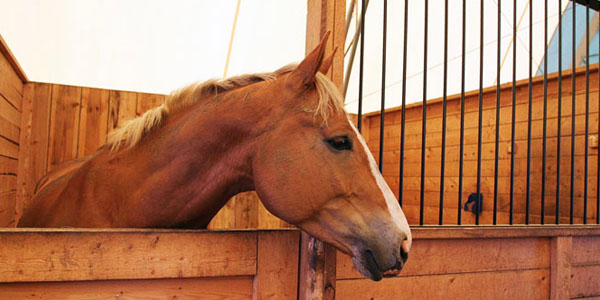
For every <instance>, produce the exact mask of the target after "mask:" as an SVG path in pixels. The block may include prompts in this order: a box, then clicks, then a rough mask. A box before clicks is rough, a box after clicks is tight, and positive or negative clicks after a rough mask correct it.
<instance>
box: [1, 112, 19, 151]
mask: <svg viewBox="0 0 600 300" xmlns="http://www.w3.org/2000/svg"><path fill="white" fill-rule="evenodd" d="M19 117H20V114H19ZM20 126H21V125H20V124H19V125H15V124H12V123H11V122H10V121H8V120H7V119H5V118H4V117H2V116H0V136H2V137H3V138H5V139H7V140H9V141H11V142H13V143H17V144H20V143H21V141H20V140H19V137H20V135H21V128H20Z"/></svg>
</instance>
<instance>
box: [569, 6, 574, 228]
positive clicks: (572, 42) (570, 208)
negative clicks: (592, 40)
mask: <svg viewBox="0 0 600 300" xmlns="http://www.w3.org/2000/svg"><path fill="white" fill-rule="evenodd" d="M571 4H572V6H571V7H572V10H573V14H572V15H573V21H572V22H573V23H572V25H571V28H572V30H573V32H572V35H571V192H570V198H571V199H570V206H569V224H573V217H574V216H573V208H574V206H575V89H576V86H575V85H576V83H575V68H576V66H575V27H576V26H575V24H576V23H575V22H576V20H575V14H576V9H575V2H572V3H571Z"/></svg>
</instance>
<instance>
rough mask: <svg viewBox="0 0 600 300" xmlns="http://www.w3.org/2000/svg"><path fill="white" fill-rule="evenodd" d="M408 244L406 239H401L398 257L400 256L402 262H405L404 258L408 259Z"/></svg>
mask: <svg viewBox="0 0 600 300" xmlns="http://www.w3.org/2000/svg"><path fill="white" fill-rule="evenodd" d="M408 248H409V246H408V241H407V240H404V241H402V244H401V246H400V257H401V258H402V262H403V263H406V260H407V259H408V251H409V249H408Z"/></svg>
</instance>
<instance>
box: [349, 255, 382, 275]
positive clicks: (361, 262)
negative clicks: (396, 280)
mask: <svg viewBox="0 0 600 300" xmlns="http://www.w3.org/2000/svg"><path fill="white" fill-rule="evenodd" d="M352 263H353V264H354V268H355V269H356V270H357V271H358V272H360V274H362V275H363V276H365V277H366V278H369V279H371V280H373V281H380V280H381V279H382V278H383V273H382V272H381V271H380V270H379V267H378V266H377V263H376V262H375V261H374V259H373V258H372V256H371V257H368V256H367V255H353V256H352Z"/></svg>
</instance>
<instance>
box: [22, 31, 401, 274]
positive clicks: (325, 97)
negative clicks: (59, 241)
mask: <svg viewBox="0 0 600 300" xmlns="http://www.w3.org/2000/svg"><path fill="white" fill-rule="evenodd" d="M326 40H327V38H324V39H323V41H321V43H320V44H319V46H317V48H316V49H314V50H313V51H312V52H311V53H310V54H309V55H308V56H307V57H306V58H305V59H304V60H303V61H302V62H301V63H300V64H299V65H297V66H289V67H284V68H282V69H280V70H278V71H275V72H273V73H263V74H253V75H244V76H239V77H234V78H230V79H227V80H224V81H214V80H213V81H208V82H205V83H202V84H196V85H192V86H189V87H186V88H183V89H181V90H179V91H176V92H174V93H173V94H172V95H171V96H170V97H169V98H168V99H167V101H166V102H165V103H164V104H163V105H162V106H160V107H158V108H155V109H153V110H151V111H148V112H147V113H145V114H144V115H142V116H140V117H139V118H137V119H134V120H132V121H130V122H129V123H128V124H126V125H124V127H123V128H120V129H118V130H116V131H115V132H114V133H113V134H112V135H111V136H110V138H109V142H108V143H107V145H105V146H103V147H102V148H101V149H99V150H98V151H97V152H96V153H95V154H94V155H92V156H90V157H87V158H85V159H82V160H79V161H73V162H70V163H67V164H65V165H63V166H61V167H59V168H58V169H56V170H54V171H53V172H52V173H50V174H48V175H47V176H46V177H45V178H44V179H42V180H41V181H40V183H39V184H38V191H37V193H36V195H35V196H34V198H33V199H32V201H31V204H29V205H28V207H26V208H25V210H24V214H23V217H22V218H21V220H20V222H19V226H20V227H65V226H68V227H178V228H183V227H184V228H206V226H207V224H208V223H209V222H210V220H211V219H212V218H213V217H214V216H215V214H216V213H217V212H218V211H219V209H220V208H221V207H222V206H224V205H225V203H226V202H227V200H228V199H229V198H231V197H232V196H234V195H235V194H237V193H240V192H244V191H250V190H256V191H257V193H258V195H259V197H260V199H261V201H262V202H263V204H264V205H265V207H266V208H267V209H268V210H269V211H270V212H271V213H273V214H274V215H276V216H278V217H279V218H281V219H283V220H285V221H287V222H289V223H291V224H294V225H296V226H298V227H300V228H301V229H302V230H304V231H306V232H308V233H309V234H311V235H313V236H315V237H317V238H319V239H321V240H323V241H325V242H328V243H330V244H332V245H334V246H335V247H336V248H338V249H339V250H341V251H343V252H345V253H347V254H350V255H352V257H353V261H354V264H355V266H356V268H357V269H358V270H359V271H360V272H361V273H362V274H364V275H365V276H366V277H368V278H371V279H373V280H379V279H381V278H382V276H393V275H396V274H398V272H399V270H400V269H401V268H402V266H403V265H404V263H405V261H406V259H407V254H408V252H409V249H410V244H411V234H410V229H409V227H408V223H407V221H406V218H405V217H404V214H403V212H402V210H401V209H400V206H399V205H398V202H397V200H396V198H395V197H394V195H393V193H392V192H391V190H390V188H389V187H388V185H387V184H386V182H385V181H384V179H383V177H382V175H381V173H379V171H378V170H377V167H376V165H375V160H374V159H373V156H372V155H371V153H370V151H369V150H368V148H367V146H366V144H365V142H364V140H363V139H362V137H361V136H360V134H359V133H358V132H357V131H356V128H355V127H354V126H353V125H352V123H351V122H350V121H349V119H348V116H347V114H346V112H345V111H344V108H343V101H342V97H341V96H340V94H339V92H338V91H337V89H336V88H335V86H334V85H333V83H332V82H331V81H329V80H328V79H327V78H326V77H325V76H324V75H323V73H326V72H327V70H328V68H329V66H330V65H331V60H332V58H331V57H330V58H327V59H324V58H323V53H324V48H325V46H324V45H325V43H326ZM318 71H320V72H318Z"/></svg>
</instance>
